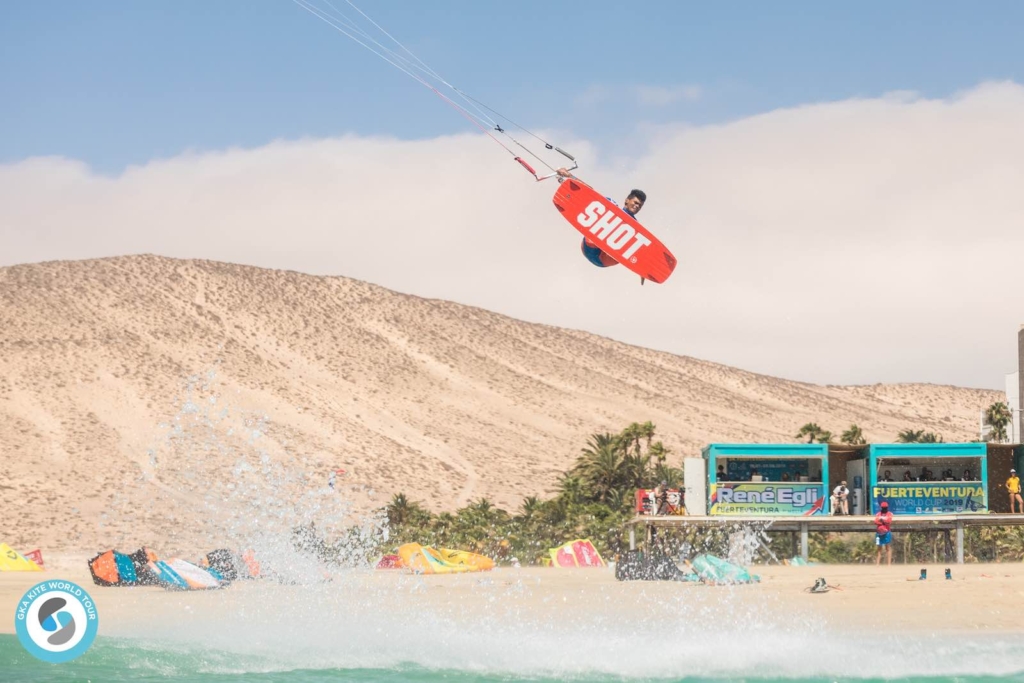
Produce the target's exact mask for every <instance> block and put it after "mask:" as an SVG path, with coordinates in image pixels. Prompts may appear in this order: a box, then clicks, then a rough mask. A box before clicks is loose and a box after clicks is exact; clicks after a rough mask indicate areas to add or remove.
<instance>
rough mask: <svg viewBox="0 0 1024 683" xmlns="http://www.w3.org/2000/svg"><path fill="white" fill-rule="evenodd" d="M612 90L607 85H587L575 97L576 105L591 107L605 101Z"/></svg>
mask: <svg viewBox="0 0 1024 683" xmlns="http://www.w3.org/2000/svg"><path fill="white" fill-rule="evenodd" d="M613 92H614V91H613V90H612V89H611V88H610V87H608V86H607V85H601V84H594V85H589V86H587V87H586V89H584V91H583V92H581V93H580V94H579V95H577V96H576V98H575V103H576V106H577V107H584V108H588V107H593V106H595V105H598V104H601V103H603V102H607V101H608V100H609V99H610V98H611V96H612V94H613Z"/></svg>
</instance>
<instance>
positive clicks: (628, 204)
mask: <svg viewBox="0 0 1024 683" xmlns="http://www.w3.org/2000/svg"><path fill="white" fill-rule="evenodd" d="M557 174H558V182H562V181H563V180H565V179H566V178H575V177H576V176H574V175H573V174H572V173H570V172H569V171H568V170H567V169H565V168H560V169H558V171H557ZM605 199H607V200H608V201H610V202H611V203H612V204H615V206H618V205H619V203H618V202H616V201H615V200H614V199H612V198H611V197H605ZM646 201H647V194H646V193H645V192H644V191H643V190H630V191H629V195H628V196H627V197H626V201H624V202H622V210H623V211H625V212H626V214H628V215H629V216H631V217H634V218H635V217H636V215H637V214H638V213H640V209H642V208H644V202H646ZM580 248H581V249H582V250H583V255H584V256H585V257H586V259H587V260H588V261H590V262H591V263H593V264H594V265H595V266H597V267H598V268H607V267H608V266H617V265H619V262H618V261H616V260H615V259H613V258H612V257H611V256H609V255H608V254H606V253H604V252H603V251H601V249H600V248H599V247H598V246H597V245H596V244H594V243H593V242H591V241H590V240H589V239H588V238H586V237H584V238H583V242H582V243H581V244H580Z"/></svg>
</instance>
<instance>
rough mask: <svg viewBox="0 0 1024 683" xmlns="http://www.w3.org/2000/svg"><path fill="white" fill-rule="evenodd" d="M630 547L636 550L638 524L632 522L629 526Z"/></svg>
mask: <svg viewBox="0 0 1024 683" xmlns="http://www.w3.org/2000/svg"><path fill="white" fill-rule="evenodd" d="M629 549H630V550H636V525H635V524H631V525H630V527H629Z"/></svg>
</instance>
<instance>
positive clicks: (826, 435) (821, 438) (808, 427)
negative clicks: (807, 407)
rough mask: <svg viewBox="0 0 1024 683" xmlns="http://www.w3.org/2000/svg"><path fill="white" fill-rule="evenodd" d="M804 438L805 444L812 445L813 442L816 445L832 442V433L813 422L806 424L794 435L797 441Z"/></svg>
mask: <svg viewBox="0 0 1024 683" xmlns="http://www.w3.org/2000/svg"><path fill="white" fill-rule="evenodd" d="M805 436H806V437H807V443H814V442H815V441H817V442H818V443H828V442H829V441H831V440H832V432H829V431H825V430H824V429H822V428H821V427H819V426H818V425H817V423H815V422H808V423H807V424H805V425H804V426H803V427H801V428H800V431H799V432H797V433H796V438H798V439H802V438H804V437H805Z"/></svg>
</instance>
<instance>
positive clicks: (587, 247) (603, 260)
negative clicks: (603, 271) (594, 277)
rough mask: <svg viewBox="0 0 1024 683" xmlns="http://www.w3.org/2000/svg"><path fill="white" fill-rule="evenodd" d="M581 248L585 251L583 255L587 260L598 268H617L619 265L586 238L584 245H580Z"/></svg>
mask: <svg viewBox="0 0 1024 683" xmlns="http://www.w3.org/2000/svg"><path fill="white" fill-rule="evenodd" d="M580 248H581V249H582V250H583V255H584V256H585V257H586V258H587V260H588V261H590V262H591V263H593V264H594V265H595V266H597V267H598V268H607V267H608V266H616V265H618V263H619V262H618V261H616V260H615V259H613V258H612V257H611V256H609V255H608V254H606V253H604V252H603V251H601V249H600V248H599V247H598V246H597V245H596V244H594V243H593V242H591V241H590V240H588V239H587V238H586V237H584V238H583V243H582V244H580Z"/></svg>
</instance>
